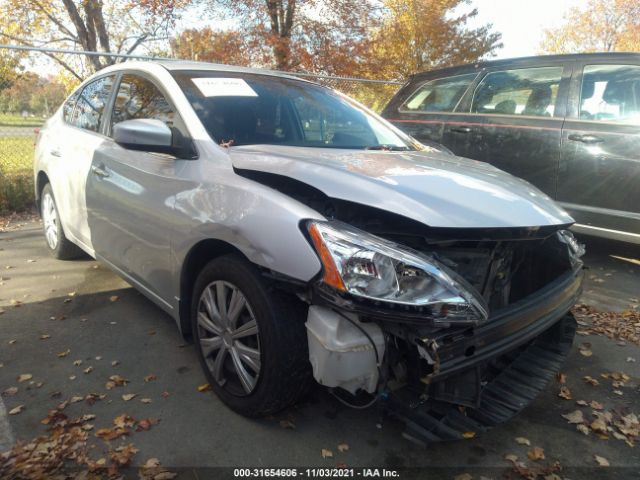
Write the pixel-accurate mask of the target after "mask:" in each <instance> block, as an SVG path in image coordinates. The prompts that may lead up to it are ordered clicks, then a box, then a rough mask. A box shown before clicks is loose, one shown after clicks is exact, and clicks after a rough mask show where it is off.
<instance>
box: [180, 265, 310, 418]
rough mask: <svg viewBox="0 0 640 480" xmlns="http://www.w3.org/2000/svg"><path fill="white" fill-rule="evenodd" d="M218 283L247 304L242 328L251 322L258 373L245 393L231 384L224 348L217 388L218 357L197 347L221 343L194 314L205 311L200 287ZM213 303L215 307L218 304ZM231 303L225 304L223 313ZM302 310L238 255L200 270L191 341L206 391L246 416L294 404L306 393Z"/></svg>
mask: <svg viewBox="0 0 640 480" xmlns="http://www.w3.org/2000/svg"><path fill="white" fill-rule="evenodd" d="M214 282H215V283H214ZM219 282H225V285H227V288H228V289H230V290H228V292H229V296H232V294H233V288H232V287H234V286H235V287H237V290H239V291H240V292H241V293H242V295H243V296H244V298H246V301H247V303H248V305H249V309H248V310H247V311H246V312H245V313H246V316H247V317H248V318H249V319H250V320H247V321H246V323H251V321H253V320H254V319H255V323H256V324H257V328H258V332H257V334H255V337H257V339H258V342H259V343H258V344H257V350H259V355H260V370H259V373H258V375H257V380H256V382H255V384H254V385H255V386H254V387H253V390H251V391H250V392H246V391H243V392H240V391H239V390H240V388H239V387H238V386H237V385H234V384H233V382H232V380H233V374H234V372H237V367H235V365H234V363H233V356H232V353H231V349H227V352H229V353H227V358H226V359H225V362H226V363H225V364H224V365H225V370H224V372H225V373H224V375H226V378H224V379H223V384H220V383H218V382H217V381H216V379H215V377H214V375H213V373H212V363H215V359H216V357H217V355H219V354H220V353H219V352H220V351H219V350H217V351H216V350H214V352H217V353H215V355H213V354H210V355H209V356H208V360H205V356H204V354H203V349H202V347H201V337H202V336H203V337H216V336H218V337H219V338H220V340H222V337H223V336H222V335H216V334H210V333H209V331H207V330H206V329H204V328H203V327H202V326H200V325H199V323H198V314H199V312H206V308H205V307H206V305H205V304H204V303H202V302H204V300H203V301H202V302H201V297H202V295H203V292H204V290H205V288H209V287H212V288H215V287H216V286H217V285H218V283H219ZM225 298H226V297H225ZM216 302H217V304H219V301H218V300H217V299H216ZM230 303H232V302H231V301H228V302H227V301H226V300H225V307H224V308H225V310H226V309H227V304H230ZM217 304H216V305H217ZM229 307H230V305H229ZM306 310H307V308H306V306H305V305H304V304H303V303H302V302H301V301H300V300H299V299H297V298H296V297H294V296H292V295H285V294H283V293H282V292H279V291H276V290H275V289H273V288H270V286H269V285H268V283H267V282H266V281H265V280H264V279H263V278H262V276H261V275H260V273H259V272H258V270H257V269H256V268H255V267H254V266H253V265H252V264H250V263H249V262H248V261H246V260H245V259H244V258H242V257H241V256H240V255H225V256H223V257H218V258H216V259H214V260H212V261H211V262H209V263H208V264H207V265H206V266H205V267H204V269H203V270H202V271H201V273H200V274H199V275H198V278H197V280H196V282H195V286H194V289H193V297H192V300H191V326H192V332H193V339H194V343H195V347H196V351H197V354H198V358H199V359H200V363H201V365H202V368H203V370H204V372H205V375H206V377H207V380H208V381H209V384H210V385H211V388H212V389H213V390H214V392H215V393H216V394H217V395H218V397H219V398H220V399H221V400H222V401H223V402H224V403H225V404H226V405H227V406H228V407H229V408H231V409H232V410H234V411H236V412H238V413H240V414H242V415H245V416H247V417H261V416H265V415H270V414H273V413H275V412H278V411H280V410H282V409H284V408H286V407H288V406H290V405H293V404H294V403H295V402H296V401H297V400H299V399H300V398H301V397H302V396H303V395H304V394H305V393H306V392H307V391H308V389H309V386H310V385H311V380H312V372H311V365H310V363H309V353H308V345H307V335H306V328H305V326H304V321H305V316H306ZM210 318H211V317H210ZM238 322H241V320H240V318H238V320H237V321H236V322H233V323H234V328H235V326H236V325H237V324H238ZM209 339H211V338H209ZM205 341H206V338H205ZM224 342H226V343H225V345H227V344H228V342H234V341H233V340H230V338H229V337H227V338H226V339H225V340H224ZM218 348H222V347H218ZM224 348H226V347H224ZM223 358H224V357H223ZM207 362H209V363H207ZM234 369H235V370H234ZM236 376H237V377H238V382H237V383H238V384H240V385H242V383H241V382H240V380H239V378H240V376H239V375H237V373H236ZM232 387H233V388H232Z"/></svg>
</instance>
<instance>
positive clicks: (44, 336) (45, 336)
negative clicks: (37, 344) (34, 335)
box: [40, 333, 51, 340]
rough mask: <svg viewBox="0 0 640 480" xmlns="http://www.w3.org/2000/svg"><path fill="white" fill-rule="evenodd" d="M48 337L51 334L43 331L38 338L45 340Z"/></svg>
mask: <svg viewBox="0 0 640 480" xmlns="http://www.w3.org/2000/svg"><path fill="white" fill-rule="evenodd" d="M48 338H51V335H49V334H48V333H44V334H42V335H40V340H46V339H48Z"/></svg>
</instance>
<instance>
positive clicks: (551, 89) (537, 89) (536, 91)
mask: <svg viewBox="0 0 640 480" xmlns="http://www.w3.org/2000/svg"><path fill="white" fill-rule="evenodd" d="M561 78H562V67H539V68H520V69H517V70H504V71H501V72H491V73H488V74H487V75H486V76H485V77H484V78H483V79H482V81H481V82H480V84H479V85H478V86H477V88H476V91H475V92H474V94H473V100H472V102H471V112H472V113H494V114H498V115H527V116H534V117H553V111H554V106H555V103H556V96H557V95H558V87H559V85H560V80H561Z"/></svg>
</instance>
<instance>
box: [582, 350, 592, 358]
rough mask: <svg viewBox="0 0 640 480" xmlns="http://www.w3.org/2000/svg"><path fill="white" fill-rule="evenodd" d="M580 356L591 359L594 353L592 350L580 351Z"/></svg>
mask: <svg viewBox="0 0 640 480" xmlns="http://www.w3.org/2000/svg"><path fill="white" fill-rule="evenodd" d="M580 354H581V355H582V356H583V357H590V356H591V355H593V352H592V351H591V350H586V349H585V350H580Z"/></svg>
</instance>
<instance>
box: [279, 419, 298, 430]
mask: <svg viewBox="0 0 640 480" xmlns="http://www.w3.org/2000/svg"><path fill="white" fill-rule="evenodd" d="M280 426H281V427H282V428H286V429H289V430H294V429H295V428H296V424H295V423H293V422H292V421H291V420H280Z"/></svg>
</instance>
